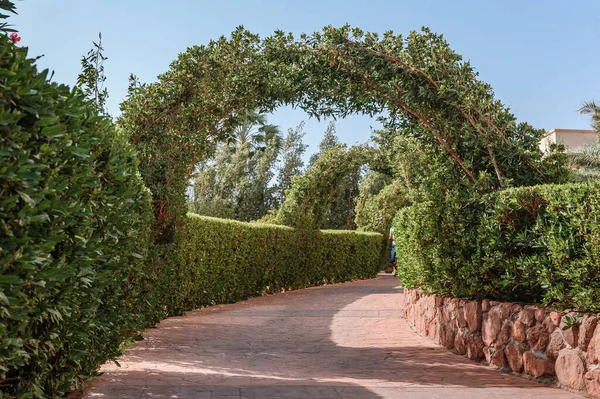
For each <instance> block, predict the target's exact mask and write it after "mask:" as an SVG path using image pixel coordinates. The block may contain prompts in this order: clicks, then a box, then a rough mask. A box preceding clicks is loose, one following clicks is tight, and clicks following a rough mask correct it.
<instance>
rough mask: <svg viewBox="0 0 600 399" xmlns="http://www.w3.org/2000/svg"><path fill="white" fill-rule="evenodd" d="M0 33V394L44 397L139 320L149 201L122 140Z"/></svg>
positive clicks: (66, 384)
mask: <svg viewBox="0 0 600 399" xmlns="http://www.w3.org/2000/svg"><path fill="white" fill-rule="evenodd" d="M34 61H35V60H32V59H28V58H27V49H24V48H17V47H15V46H14V45H13V44H12V43H11V42H10V41H9V40H8V38H6V36H0V86H1V92H0V131H1V132H2V134H1V136H0V196H1V201H0V397H2V396H3V394H4V395H6V396H7V397H9V398H10V397H18V398H21V397H23V398H25V397H27V398H29V397H38V398H53V397H59V396H60V394H62V393H64V392H68V391H70V390H72V389H73V388H74V387H75V386H76V384H77V383H78V382H79V381H81V380H82V379H85V377H86V376H89V375H92V374H94V373H95V371H96V369H97V367H98V365H99V364H102V363H103V362H104V361H106V360H107V359H111V358H114V357H116V356H118V355H119V353H120V347H121V344H122V343H123V341H124V340H125V339H126V338H127V332H130V331H135V330H136V329H139V327H140V325H141V324H142V323H143V319H144V311H143V310H144V309H147V310H149V309H148V308H144V306H143V304H144V302H143V300H142V297H141V296H140V290H141V289H142V283H143V276H144V270H145V268H146V262H145V256H146V252H147V250H148V244H149V238H150V236H149V229H148V227H149V225H150V221H151V219H152V213H151V207H150V196H149V192H148V190H147V189H146V188H145V187H144V185H143V182H142V180H141V177H140V176H139V174H138V171H137V169H138V165H137V161H136V158H135V153H134V151H133V149H132V148H131V147H130V146H129V144H128V143H127V138H126V137H124V136H123V135H122V134H120V133H119V132H118V131H117V130H116V129H115V127H114V125H113V124H112V122H111V121H110V120H108V119H107V118H105V117H102V116H99V115H98V114H97V112H96V111H95V110H94V109H93V107H91V106H90V104H88V103H87V102H86V101H85V99H83V98H82V97H81V96H79V95H77V94H75V93H74V92H72V91H71V90H70V89H69V88H68V87H67V86H64V85H58V84H55V83H50V82H49V81H48V71H43V72H38V71H37V69H36V67H35V64H34Z"/></svg>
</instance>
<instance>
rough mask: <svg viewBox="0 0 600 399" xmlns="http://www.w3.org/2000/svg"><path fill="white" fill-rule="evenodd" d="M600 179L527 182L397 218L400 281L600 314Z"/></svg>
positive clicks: (421, 206)
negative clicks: (527, 184) (476, 201)
mask: <svg viewBox="0 0 600 399" xmlns="http://www.w3.org/2000/svg"><path fill="white" fill-rule="evenodd" d="M599 194H600V184H598V183H580V184H565V185H542V186H533V187H521V188H515V189H509V190H504V191H499V192H497V193H495V194H491V195H489V196H488V197H486V198H484V200H483V201H482V202H481V203H479V204H472V205H470V206H467V207H464V208H453V207H452V206H446V207H442V206H439V204H434V203H421V204H417V205H414V206H411V207H409V208H405V209H402V210H401V211H400V212H398V214H397V216H396V220H395V233H396V248H397V254H398V262H399V265H400V271H399V273H400V278H401V280H402V281H403V283H404V285H405V286H407V287H422V288H423V289H424V290H426V291H428V292H436V293H441V294H452V295H455V296H464V297H473V298H484V297H485V298H490V299H497V300H509V301H525V302H538V303H543V304H546V305H549V304H552V305H556V306H558V307H562V308H571V309H576V310H587V311H594V312H597V311H600V222H599V220H598V215H599V214H600V195H599Z"/></svg>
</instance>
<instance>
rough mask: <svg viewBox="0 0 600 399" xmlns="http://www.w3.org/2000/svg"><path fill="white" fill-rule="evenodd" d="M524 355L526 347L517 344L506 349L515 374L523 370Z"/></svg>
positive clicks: (505, 351) (509, 345)
mask: <svg viewBox="0 0 600 399" xmlns="http://www.w3.org/2000/svg"><path fill="white" fill-rule="evenodd" d="M523 353H525V347H524V346H523V345H519V344H515V343H513V344H508V345H507V346H506V348H505V349H504V354H505V355H506V360H507V361H508V365H509V367H510V368H511V370H512V371H514V372H515V373H520V372H521V370H523Z"/></svg>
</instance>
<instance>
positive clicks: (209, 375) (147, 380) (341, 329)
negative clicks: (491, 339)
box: [87, 276, 581, 399]
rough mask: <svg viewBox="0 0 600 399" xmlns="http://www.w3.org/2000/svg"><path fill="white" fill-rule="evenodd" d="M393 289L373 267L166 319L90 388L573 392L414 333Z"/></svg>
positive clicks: (243, 393)
mask: <svg viewBox="0 0 600 399" xmlns="http://www.w3.org/2000/svg"><path fill="white" fill-rule="evenodd" d="M399 289H400V288H399V287H398V280H396V279H395V278H392V277H391V276H380V277H378V278H377V279H375V280H368V281H359V282H353V283H347V284H340V285H333V286H326V287H319V288H311V289H306V290H299V291H294V292H288V293H285V294H278V295H272V296H266V297H261V298H254V299H251V300H249V301H246V302H242V303H237V304H233V305H222V306H213V307H210V308H206V309H202V310H198V311H193V312H189V313H188V314H187V315H186V316H185V317H173V318H170V319H167V320H164V321H162V322H161V323H160V326H159V328H156V329H150V330H147V331H146V333H145V337H146V339H145V340H143V341H140V342H138V343H136V344H135V345H133V346H132V347H131V348H130V349H129V350H128V352H127V354H126V355H125V356H124V357H123V358H122V359H121V360H120V364H121V366H122V367H121V368H118V367H116V366H114V365H107V366H105V367H104V371H105V372H106V374H104V375H103V376H102V377H100V378H99V380H98V381H97V383H96V384H95V388H94V389H93V390H92V391H91V392H90V393H89V394H88V396H87V398H90V399H91V398H94V399H100V398H102V399H117V398H119V399H125V398H127V399H134V398H135V399H159V398H160V399H209V398H210V399H217V398H222V399H225V398H230V399H233V398H247V399H255V398H256V399H275V398H282V399H283V398H285V399H292V398H294V399H295V398H308V399H324V398H332V399H351V398H365V399H379V398H460V399H471V398H472V399H476V398H510V399H515V398H518V399H520V398H545V399H550V398H561V399H562V398H565V399H567V398H573V399H575V398H581V396H579V395H575V394H571V393H568V392H565V391H561V390H559V389H555V388H548V387H545V386H543V385H541V384H537V383H534V382H531V381H529V380H526V379H523V378H520V377H516V376H512V375H509V374H505V373H502V372H499V371H497V370H494V369H491V368H488V367H486V366H483V365H480V364H476V363H474V362H471V361H469V360H467V359H465V358H463V357H460V356H457V355H455V354H452V353H450V352H448V351H447V350H445V349H442V348H439V347H437V346H435V345H433V344H432V343H430V342H429V341H427V340H426V339H424V338H421V337H419V336H418V335H416V334H415V333H414V332H413V331H412V330H411V329H410V328H409V327H408V325H407V324H406V322H405V321H404V320H403V319H401V318H400V312H399V311H398V300H397V297H396V296H397V295H396V293H397V292H398V290H399Z"/></svg>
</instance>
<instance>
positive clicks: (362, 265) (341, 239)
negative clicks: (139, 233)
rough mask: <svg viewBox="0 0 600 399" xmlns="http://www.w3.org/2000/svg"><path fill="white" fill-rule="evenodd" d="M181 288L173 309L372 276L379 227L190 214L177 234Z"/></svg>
mask: <svg viewBox="0 0 600 399" xmlns="http://www.w3.org/2000/svg"><path fill="white" fill-rule="evenodd" d="M177 243H178V251H177V253H178V258H177V263H178V264H179V267H178V268H177V273H176V274H175V275H172V276H169V278H170V279H173V280H175V281H176V282H177V283H176V284H177V286H178V287H179V290H178V291H177V292H176V296H173V297H172V298H171V299H170V301H169V304H168V306H169V307H170V309H169V311H170V312H171V313H177V312H179V311H182V310H188V309H194V308H198V307H201V306H207V305H213V304H218V303H229V302H235V301H239V300H243V299H246V298H249V297H252V296H257V295H261V294H263V293H272V292H278V291H281V290H282V289H285V290H288V289H294V288H303V287H309V286H312V285H318V284H323V283H337V282H343V281H349V280H353V279H361V278H370V277H374V276H375V275H376V274H377V272H378V271H379V270H380V268H381V265H382V260H383V259H382V243H383V241H382V237H381V235H380V234H377V233H358V232H354V231H341V230H330V231H327V230H324V231H300V230H294V229H291V228H289V227H286V226H275V225H268V224H262V223H243V222H238V221H233V220H222V219H215V218H210V217H205V216H199V215H194V214H190V215H189V219H188V221H187V223H186V227H185V229H183V230H181V231H180V232H179V233H178V235H177Z"/></svg>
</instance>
